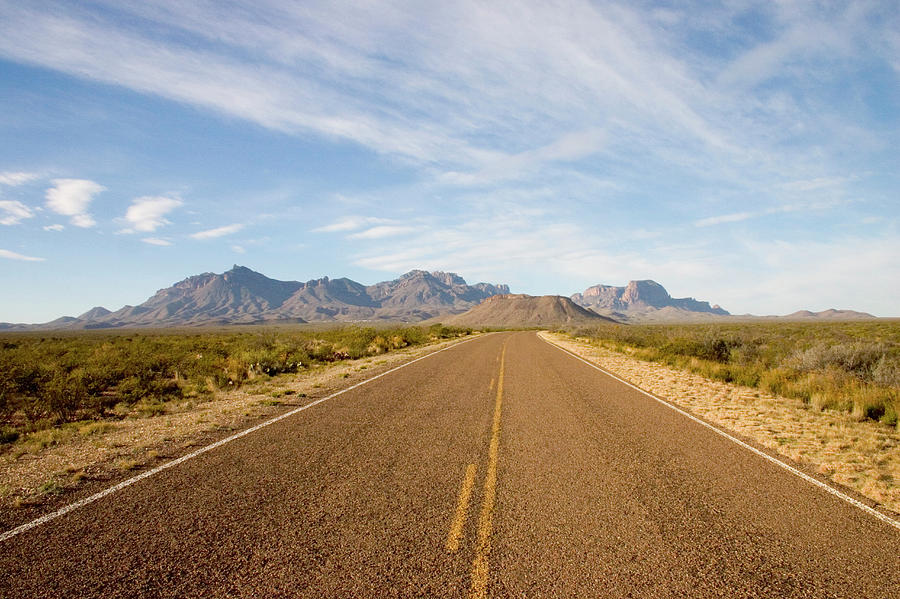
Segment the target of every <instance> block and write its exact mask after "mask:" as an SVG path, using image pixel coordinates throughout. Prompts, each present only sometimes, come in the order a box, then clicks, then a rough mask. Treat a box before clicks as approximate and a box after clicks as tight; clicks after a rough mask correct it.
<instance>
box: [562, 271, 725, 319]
mask: <svg viewBox="0 0 900 599" xmlns="http://www.w3.org/2000/svg"><path fill="white" fill-rule="evenodd" d="M572 301H574V302H575V303H577V304H578V305H580V306H583V307H586V308H591V309H595V310H601V311H607V312H625V313H627V312H636V311H647V310H651V311H652V310H662V309H665V308H674V309H676V310H682V311H684V312H695V313H706V314H716V315H721V316H727V315H728V312H726V311H725V310H723V309H722V308H721V307H719V306H718V305H715V306H711V305H710V304H709V302H703V301H698V300H696V299H694V298H692V297H685V298H673V297H672V296H671V295H669V292H668V291H666V289H665V287H663V286H662V285H660V284H659V283H657V282H656V281H651V280H642V281H629V283H628V285H626V286H625V287H616V286H613V285H594V286H592V287H588V288H587V289H585V290H584V292H583V293H576V294H574V295H573V296H572Z"/></svg>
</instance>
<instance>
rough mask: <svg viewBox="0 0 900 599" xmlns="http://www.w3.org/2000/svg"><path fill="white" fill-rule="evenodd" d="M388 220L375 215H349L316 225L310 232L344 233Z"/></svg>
mask: <svg viewBox="0 0 900 599" xmlns="http://www.w3.org/2000/svg"><path fill="white" fill-rule="evenodd" d="M388 222H390V221H389V220H387V219H384V218H377V217H374V216H348V217H345V218H340V219H338V220H336V221H334V222H333V223H331V224H330V225H323V226H321V227H316V228H315V229H310V233H343V232H346V231H355V230H356V229H360V228H362V227H364V226H366V225H374V224H379V223H388Z"/></svg>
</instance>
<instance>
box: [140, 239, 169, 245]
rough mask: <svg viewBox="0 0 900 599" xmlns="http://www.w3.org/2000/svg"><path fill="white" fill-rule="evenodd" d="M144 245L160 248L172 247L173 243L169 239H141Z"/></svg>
mask: <svg viewBox="0 0 900 599" xmlns="http://www.w3.org/2000/svg"><path fill="white" fill-rule="evenodd" d="M141 241H143V242H144V243H148V244H150V245H160V246H170V245H172V242H171V241H169V240H167V239H160V238H159V237H144V238H143V239H141Z"/></svg>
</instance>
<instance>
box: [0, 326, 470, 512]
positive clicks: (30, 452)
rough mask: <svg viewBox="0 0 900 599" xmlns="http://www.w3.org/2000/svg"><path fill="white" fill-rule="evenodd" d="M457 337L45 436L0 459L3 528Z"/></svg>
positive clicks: (265, 380) (263, 380)
mask: <svg viewBox="0 0 900 599" xmlns="http://www.w3.org/2000/svg"><path fill="white" fill-rule="evenodd" d="M459 341H460V340H457V339H454V340H450V341H443V342H441V343H435V344H432V345H427V346H418V347H412V348H407V349H402V350H396V351H392V352H390V353H386V354H382V355H378V356H372V357H367V358H362V359H359V360H347V361H342V362H336V363H333V364H328V365H321V366H316V367H313V368H311V369H309V370H306V371H303V372H301V373H298V374H285V375H279V376H275V377H271V378H270V377H268V376H264V377H260V378H259V379H257V380H255V381H253V382H252V383H251V384H249V385H247V386H245V387H244V388H242V389H240V390H236V391H227V392H226V391H222V392H218V393H215V394H213V395H212V396H211V397H210V398H209V399H208V400H207V401H202V402H197V401H196V400H194V401H185V402H179V403H175V402H172V403H170V404H166V408H165V409H166V411H165V412H164V413H161V414H157V415H153V416H146V417H137V416H133V417H128V418H125V419H123V420H118V421H97V422H81V423H74V424H72V425H67V426H66V427H65V428H62V429H54V430H50V431H42V432H41V433H42V436H40V437H37V438H34V439H24V440H22V441H20V442H17V443H16V444H13V445H12V446H9V447H8V448H7V449H6V450H5V451H4V452H3V453H2V454H0V530H2V529H5V528H9V527H10V526H11V525H14V524H15V523H20V522H21V521H23V520H27V519H29V518H31V517H35V516H36V515H39V514H40V513H41V512H42V511H46V509H49V508H52V507H56V504H63V503H69V502H70V498H73V497H74V496H76V495H83V494H86V493H89V492H92V491H94V490H95V489H94V488H93V487H97V489H96V490H99V488H103V487H105V486H109V485H110V484H112V483H114V482H116V481H118V480H124V479H126V478H128V477H130V476H133V475H134V474H135V473H136V472H139V471H140V470H142V469H146V468H149V467H151V466H154V465H156V464H157V463H162V462H165V461H168V460H169V459H172V458H176V457H178V456H180V455H183V454H185V453H188V451H189V450H190V449H191V448H196V447H198V446H202V445H205V444H207V443H209V442H212V441H214V440H216V439H218V438H223V437H226V436H228V435H229V434H232V433H233V432H234V431H237V430H241V429H243V428H246V427H248V426H250V425H252V424H256V423H257V422H259V421H260V420H262V419H265V418H268V417H272V416H275V415H277V414H279V413H282V412H285V411H287V410H290V409H292V408H294V407H297V406H300V405H304V404H306V403H309V402H311V401H314V400H316V399H318V398H321V397H325V396H327V395H330V394H331V393H334V392H335V391H337V390H339V389H341V388H344V387H347V386H349V385H351V384H353V383H356V382H359V381H362V380H364V379H367V378H371V377H372V376H374V375H376V374H378V373H380V372H384V371H386V370H389V369H390V368H393V367H395V366H398V365H400V364H401V363H403V362H407V361H409V360H411V359H414V358H417V357H420V356H423V355H425V354H428V353H432V352H434V351H437V350H439V349H442V348H444V347H447V346H448V345H452V344H454V343H458V342H459Z"/></svg>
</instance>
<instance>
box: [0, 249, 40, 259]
mask: <svg viewBox="0 0 900 599" xmlns="http://www.w3.org/2000/svg"><path fill="white" fill-rule="evenodd" d="M0 258H6V259H7V260H19V261H22V262H44V261H46V260H47V259H46V258H36V257H34V256H25V255H23V254H19V253H16V252H11V251H9V250H4V249H0Z"/></svg>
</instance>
